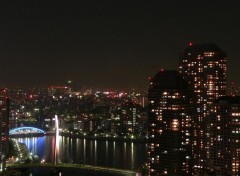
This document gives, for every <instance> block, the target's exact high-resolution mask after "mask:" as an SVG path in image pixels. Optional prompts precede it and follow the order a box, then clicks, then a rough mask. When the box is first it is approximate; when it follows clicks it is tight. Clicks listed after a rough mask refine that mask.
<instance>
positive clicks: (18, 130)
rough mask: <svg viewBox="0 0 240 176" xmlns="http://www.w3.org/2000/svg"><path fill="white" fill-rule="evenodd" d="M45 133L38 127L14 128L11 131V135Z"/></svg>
mask: <svg viewBox="0 0 240 176" xmlns="http://www.w3.org/2000/svg"><path fill="white" fill-rule="evenodd" d="M44 133H45V131H43V130H42V129H40V128H36V127H18V128H13V129H11V130H10V131H9V135H18V134H44Z"/></svg>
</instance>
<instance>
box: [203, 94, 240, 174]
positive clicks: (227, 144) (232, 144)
mask: <svg viewBox="0 0 240 176" xmlns="http://www.w3.org/2000/svg"><path fill="white" fill-rule="evenodd" d="M208 126H209V129H210V158H211V160H210V162H209V163H208V164H209V166H210V168H211V169H212V170H213V171H214V172H215V175H240V97H238V96H224V97H220V98H219V99H218V100H216V101H215V102H214V103H213V105H212V110H211V114H210V120H209V123H208Z"/></svg>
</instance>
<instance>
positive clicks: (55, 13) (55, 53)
mask: <svg viewBox="0 0 240 176" xmlns="http://www.w3.org/2000/svg"><path fill="white" fill-rule="evenodd" d="M239 5H240V2H239V1H238V0H232V1H227V0H212V1H208V0H201V1H194V0H182V1H179V0H159V1H145V2H142V1H134V0H133V1H118V0H116V1H110V0H109V1H96V0H95V1H94V0H93V1H79V0H75V1H67V0H61V1H59V0H53V1H44V2H43V1H41V0H34V1H32V0H21V1H1V2H0V8H1V9H0V24H1V27H0V62H1V63H0V75H1V76H0V85H1V86H5V87H8V86H16V85H43V86H47V85H51V84H63V83H65V82H67V80H72V81H73V82H77V83H79V84H80V85H85V86H93V87H111V88H125V87H126V88H130V87H141V88H144V87H146V86H148V77H149V76H154V75H155V74H156V73H157V72H158V71H159V70H160V69H161V68H165V69H167V70H177V69H178V62H179V55H180V53H181V52H182V51H183V50H184V48H185V47H186V46H187V44H188V43H189V42H192V43H215V44H217V45H218V46H219V47H220V48H221V49H222V50H223V51H225V52H226V53H227V58H228V59H227V70H228V71H227V79H228V82H231V81H236V82H237V83H238V84H239V85H240V77H239V74H238V70H239V68H238V67H239V65H240V50H239V43H240V35H239V31H240V20H239V19H238V18H239V16H240V10H239Z"/></svg>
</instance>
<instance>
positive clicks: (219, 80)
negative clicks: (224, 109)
mask: <svg viewBox="0 0 240 176" xmlns="http://www.w3.org/2000/svg"><path fill="white" fill-rule="evenodd" d="M226 68H227V66H226V54H225V52H223V51H222V50H221V49H220V48H219V47H218V46H217V45H215V44H189V46H188V47H187V48H186V49H185V50H184V52H183V53H182V54H181V56H180V62H179V72H180V73H181V75H182V76H183V78H184V79H185V80H187V81H188V83H189V84H190V85H191V86H192V89H193V90H194V99H195V100H194V105H195V112H196V115H195V117H194V118H193V120H194V121H193V125H194V131H193V132H194V139H193V155H194V156H193V157H194V162H195V163H194V172H195V173H199V174H200V173H201V172H202V171H203V172H204V170H205V169H206V168H207V167H208V166H207V159H208V158H209V143H207V142H206V141H207V140H206V139H205V138H206V137H209V132H208V131H207V128H206V120H207V117H208V115H209V112H210V107H211V105H212V103H213V102H214V101H215V100H216V99H217V98H219V97H221V96H225V95H226V86H227V85H226Z"/></svg>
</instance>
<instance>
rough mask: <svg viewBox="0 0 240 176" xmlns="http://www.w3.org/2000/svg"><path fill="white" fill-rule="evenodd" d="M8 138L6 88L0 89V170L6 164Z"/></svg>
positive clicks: (7, 99)
mask: <svg viewBox="0 0 240 176" xmlns="http://www.w3.org/2000/svg"><path fill="white" fill-rule="evenodd" d="M8 140H9V97H8V91H7V89H0V171H1V170H3V169H4V168H5V166H6V156H7V154H8Z"/></svg>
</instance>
